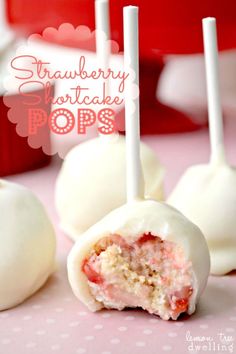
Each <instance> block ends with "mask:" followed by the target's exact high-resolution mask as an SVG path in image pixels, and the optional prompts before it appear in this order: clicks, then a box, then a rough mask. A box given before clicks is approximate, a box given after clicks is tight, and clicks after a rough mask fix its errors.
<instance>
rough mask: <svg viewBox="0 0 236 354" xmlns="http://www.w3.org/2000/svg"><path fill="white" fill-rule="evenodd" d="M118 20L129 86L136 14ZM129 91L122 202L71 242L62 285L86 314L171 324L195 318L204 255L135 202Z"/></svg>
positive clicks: (148, 205)
mask: <svg viewBox="0 0 236 354" xmlns="http://www.w3.org/2000/svg"><path fill="white" fill-rule="evenodd" d="M123 18H124V42H125V68H126V70H129V73H131V71H132V70H134V73H135V74H136V76H135V82H136V84H137V83H138V9H137V8H136V7H126V8H125V9H124V16H123ZM132 85H133V82H132V77H131V75H130V77H129V82H128V87H127V90H128V91H126V95H125V100H126V139H127V144H126V153H127V201H128V202H127V203H126V204H124V205H123V206H121V207H120V208H118V209H115V210H113V211H112V212H111V213H109V214H108V215H106V216H105V217H104V218H103V219H102V220H100V221H99V222H98V223H97V224H95V225H93V226H92V227H91V228H90V229H89V230H87V232H85V233H84V234H83V235H82V237H81V238H79V239H78V241H77V242H76V244H75V245H74V247H73V248H72V250H71V252H70V254H69V257H68V277H69V282H70V285H71V287H72V289H73V292H74V293H75V295H76V296H77V297H78V298H79V299H80V300H81V301H82V302H83V303H84V304H85V305H87V306H88V308H89V309H90V310H92V311H97V310H100V309H102V308H104V307H105V308H108V309H109V308H113V309H117V310H122V309H124V308H126V307H140V308H143V309H144V310H146V311H148V312H149V313H151V314H156V315H159V316H160V317H161V318H163V319H165V320H168V319H170V318H172V319H174V320H176V319H177V318H178V316H179V315H180V314H181V313H183V312H188V313H189V314H192V313H193V312H194V310H195V305H196V302H197V301H198V298H199V296H200V294H201V293H202V291H203V289H204V287H205V285H206V281H207V277H208V273H209V252H208V249H207V245H206V241H205V239H204V236H203V235H202V233H201V231H200V230H199V229H198V227H196V226H195V225H194V224H192V223H191V222H190V221H188V220H187V219H186V218H185V217H184V216H183V215H182V214H181V213H179V212H178V211H177V210H175V209H174V208H171V207H169V206H168V205H167V204H165V203H158V202H157V201H155V200H151V199H144V197H143V195H144V193H143V189H142V188H143V182H142V171H141V166H140V157H139V144H140V139H139V100H138V99H135V101H134V106H135V110H133V97H134V96H133V93H132V90H133V86H132ZM124 167H125V166H124ZM117 182H118V181H117ZM118 183H119V182H118Z"/></svg>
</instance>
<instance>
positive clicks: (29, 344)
mask: <svg viewBox="0 0 236 354" xmlns="http://www.w3.org/2000/svg"><path fill="white" fill-rule="evenodd" d="M34 347H36V343H34V342H29V343H27V344H26V348H34Z"/></svg>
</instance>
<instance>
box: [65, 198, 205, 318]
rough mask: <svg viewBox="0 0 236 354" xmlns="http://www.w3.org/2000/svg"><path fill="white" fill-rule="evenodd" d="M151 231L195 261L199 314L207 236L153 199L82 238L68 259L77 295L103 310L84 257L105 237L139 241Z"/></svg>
mask: <svg viewBox="0 0 236 354" xmlns="http://www.w3.org/2000/svg"><path fill="white" fill-rule="evenodd" d="M146 232H151V233H152V234H153V235H156V236H159V237H160V238H162V239H163V240H168V241H172V242H175V243H176V244H178V245H180V246H182V248H183V250H184V253H185V256H186V260H187V261H188V260H190V261H191V262H192V269H193V276H194V289H193V296H192V297H191V302H190V306H189V309H188V313H189V314H192V313H193V312H194V311H195V304H196V302H197V300H198V298H199V296H200V295H201V293H202V291H203V289H204V288H205V285H206V283H207V278H208V274H209V268H210V256H209V251H208V247H207V244H206V241H205V238H204V236H203V235H202V233H201V231H200V230H199V228H198V227H197V226H196V225H194V224H193V223H191V222H190V221H189V220H188V219H186V218H185V217H184V216H183V215H182V214H181V213H180V212H179V211H177V210H176V209H174V208H172V207H170V206H168V205H167V204H164V203H159V202H156V201H153V200H145V201H136V202H132V203H130V204H125V205H123V206H122V207H120V208H118V209H116V210H114V211H112V212H111V213H110V214H108V215H107V216H106V217H105V218H104V219H102V220H101V221H99V222H98V223H97V224H96V225H94V226H92V227H91V228H90V229H89V230H87V232H85V233H84V234H83V237H80V238H79V239H78V240H77V242H76V243H75V245H74V246H73V248H72V250H71V252H70V254H69V256H68V264H67V267H68V276H69V282H70V285H71V287H72V290H73V292H74V294H75V295H76V296H77V297H78V299H79V300H80V301H82V302H83V303H84V304H85V305H86V306H87V307H88V308H89V309H90V310H91V311H97V310H99V309H101V308H102V304H101V303H99V302H97V301H96V300H94V298H93V297H92V295H91V293H90V291H89V286H88V281H87V278H86V276H85V274H84V273H83V272H82V270H81V268H82V264H83V260H84V258H85V257H86V256H87V255H88V254H89V251H90V250H91V248H92V247H93V246H94V245H95V244H96V243H97V242H98V241H99V240H100V239H101V238H103V237H105V236H108V235H110V234H118V235H121V236H122V237H124V238H125V239H126V241H127V242H128V241H129V240H130V241H136V240H137V239H138V238H139V237H140V235H143V234H144V233H146Z"/></svg>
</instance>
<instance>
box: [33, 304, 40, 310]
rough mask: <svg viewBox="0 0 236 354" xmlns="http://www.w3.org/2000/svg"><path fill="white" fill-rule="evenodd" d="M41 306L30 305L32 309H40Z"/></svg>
mask: <svg viewBox="0 0 236 354" xmlns="http://www.w3.org/2000/svg"><path fill="white" fill-rule="evenodd" d="M41 308H42V305H33V306H32V309H33V310H39V309H41Z"/></svg>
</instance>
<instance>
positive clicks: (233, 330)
mask: <svg viewBox="0 0 236 354" xmlns="http://www.w3.org/2000/svg"><path fill="white" fill-rule="evenodd" d="M225 332H228V333H233V332H235V329H234V328H231V327H228V328H225Z"/></svg>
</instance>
